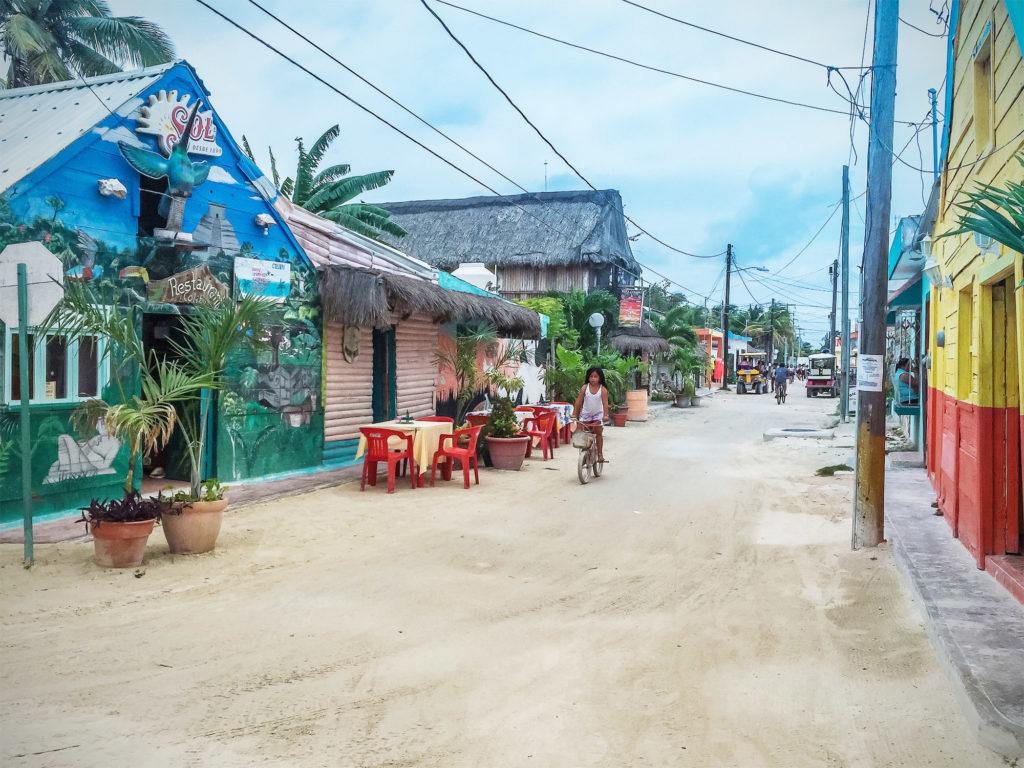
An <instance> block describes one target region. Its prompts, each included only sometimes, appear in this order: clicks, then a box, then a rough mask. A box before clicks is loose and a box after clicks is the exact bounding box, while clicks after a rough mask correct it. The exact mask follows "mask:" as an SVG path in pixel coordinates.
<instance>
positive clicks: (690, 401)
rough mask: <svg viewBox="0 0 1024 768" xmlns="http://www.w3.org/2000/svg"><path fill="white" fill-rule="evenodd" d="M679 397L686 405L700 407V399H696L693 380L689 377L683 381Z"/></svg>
mask: <svg viewBox="0 0 1024 768" xmlns="http://www.w3.org/2000/svg"><path fill="white" fill-rule="evenodd" d="M681 397H682V399H683V400H686V404H687V405H700V398H698V397H697V392H696V388H695V387H694V386H693V379H691V378H690V377H689V376H687V377H686V378H685V379H684V380H683V393H682V395H681Z"/></svg>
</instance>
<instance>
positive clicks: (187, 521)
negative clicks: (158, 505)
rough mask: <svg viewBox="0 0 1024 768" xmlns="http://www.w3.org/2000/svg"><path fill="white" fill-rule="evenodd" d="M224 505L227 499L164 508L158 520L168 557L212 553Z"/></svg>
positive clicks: (172, 505)
mask: <svg viewBox="0 0 1024 768" xmlns="http://www.w3.org/2000/svg"><path fill="white" fill-rule="evenodd" d="M227 505H228V501H227V499H221V500H220V501H194V502H192V503H188V502H181V501H176V502H174V503H173V504H169V505H167V507H165V510H164V512H163V513H162V514H161V515H160V520H161V522H162V525H163V529H164V536H165V537H166V538H167V546H168V547H170V549H171V554H174V555H199V554H202V553H203V552H209V551H210V550H212V549H213V548H214V546H216V544H217V536H218V535H219V534H220V523H221V520H222V518H223V517H224V509H225V508H226V507H227ZM179 511H180V514H179Z"/></svg>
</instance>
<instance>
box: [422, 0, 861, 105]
mask: <svg viewBox="0 0 1024 768" xmlns="http://www.w3.org/2000/svg"><path fill="white" fill-rule="evenodd" d="M623 1H624V2H625V0H623ZM434 2H436V3H439V4H440V5H446V6H448V7H449V8H455V9H457V10H460V11H463V12H465V13H470V14H472V15H474V16H478V17H480V18H482V19H487V20H488V21H493V22H495V23H496V24H502V25H504V26H506V27H511V28H512V29H517V30H519V31H520V32H526V33H527V34H530V35H535V36H536V37H540V38H543V39H544V40H550V41H551V42H553V43H558V44H559V45H566V46H568V47H570V48H575V49H577V50H580V51H586V52H587V53H592V54H595V55H597V56H603V57H605V58H607V59H613V60H614V61H619V62H622V63H623V64H629V65H630V66H633V67H639V68H640V69H646V70H648V71H651V72H658V73H660V74H663V75H668V76H670V77H677V78H680V79H681V80H688V81H690V82H692V83H698V84H700V85H707V86H710V87H712V88H720V89H722V90H725V91H731V92H732V93H739V94H742V95H744V96H751V97H753V98H757V99H764V100H766V101H774V102H777V103H780V104H788V105H790V106H794V107H803V108H805V109H813V110H816V111H818V112H831V113H832V114H836V115H843V116H846V115H847V114H848V112H847V110H845V109H833V108H831V107H823V106H820V105H817V104H807V103H806V102H802V101H793V100H791V99H783V98H781V97H778V96H768V95H767V94H763V93H757V92H756V91H747V90H744V89H742V88H736V87H734V86H731V85H723V84H722V83H716V82H714V81H712V80H702V79H701V78H698V77H693V76H692V75H684V74H682V73H681V72H673V71H672V70H669V69H663V68H661V67H655V66H652V65H650V64H643V63H641V62H639V61H635V60H633V59H627V58H625V57H624V56H617V55H615V54H613V53H608V52H607V51H601V50H598V49H596V48H590V47H588V46H585V45H580V44H578V43H573V42H570V41H568V40H562V39H561V38H557V37H553V36H551V35H546V34H544V33H543V32H537V31H536V30H533V29H529V28H527V27H523V26H520V25H518V24H513V23H512V22H510V21H505V20H504V19H499V18H495V17H494V16H488V15H487V14H485V13H481V12H479V11H474V10H473V9H471V8H464V7H463V6H461V5H456V4H455V3H452V2H449V0H434ZM435 15H436V14H435ZM822 66H824V65H822ZM832 69H837V68H836V67H832Z"/></svg>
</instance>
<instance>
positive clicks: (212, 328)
mask: <svg viewBox="0 0 1024 768" xmlns="http://www.w3.org/2000/svg"><path fill="white" fill-rule="evenodd" d="M279 314H280V310H279V308H278V306H277V305H276V304H274V303H273V302H271V301H268V300H266V299H261V298H257V297H254V296H245V297H243V298H242V299H240V300H239V301H237V302H235V301H231V300H221V301H220V302H219V303H215V304H214V303H210V304H198V305H195V306H193V307H192V312H191V313H190V314H189V315H188V316H187V317H184V318H183V319H182V325H181V330H182V338H183V341H182V342H180V343H179V342H177V341H173V340H172V341H171V346H172V347H173V348H174V350H175V352H176V354H177V355H178V357H179V359H180V360H181V361H182V366H183V368H184V370H185V371H186V372H187V373H189V374H190V375H191V376H193V377H195V378H198V377H200V376H201V375H203V376H206V377H207V379H208V380H209V383H208V384H207V386H206V389H207V390H208V391H207V392H205V393H203V396H202V397H201V398H191V399H189V400H186V401H182V402H181V403H180V404H181V406H182V408H181V422H180V424H181V430H182V432H183V433H184V435H185V449H186V453H187V454H188V461H189V490H188V493H184V492H180V493H178V494H175V495H174V496H173V497H168V498H166V499H163V498H161V501H162V503H163V507H162V510H161V519H162V521H163V529H164V535H165V536H166V538H167V545H168V547H169V548H170V551H171V552H172V553H174V554H201V553H203V552H209V551H211V550H212V549H213V548H214V547H215V546H216V544H217V536H218V534H219V533H220V527H221V521H222V518H223V515H224V510H225V509H226V508H227V506H228V501H227V499H225V498H224V492H225V491H226V490H227V488H226V487H225V486H222V485H221V484H220V483H219V482H217V480H216V479H215V478H213V479H210V480H207V481H205V482H204V480H203V456H204V454H205V452H206V443H207V440H209V439H210V436H209V435H208V434H207V427H208V425H209V423H210V408H211V406H212V404H213V400H214V392H215V391H216V390H218V389H222V388H223V387H224V384H225V372H226V369H227V360H228V354H229V353H230V352H231V351H232V350H234V349H236V348H238V347H240V346H248V347H250V348H251V349H252V350H253V351H257V350H259V349H260V348H265V347H267V346H270V345H271V340H272V338H273V337H274V334H275V333H277V334H278V335H280V331H279V323H280V318H279ZM174 518H177V519H174Z"/></svg>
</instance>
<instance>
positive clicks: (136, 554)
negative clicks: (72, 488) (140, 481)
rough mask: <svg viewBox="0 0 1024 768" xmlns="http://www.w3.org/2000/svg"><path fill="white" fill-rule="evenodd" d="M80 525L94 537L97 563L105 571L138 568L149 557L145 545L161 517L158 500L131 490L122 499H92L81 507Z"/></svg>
mask: <svg viewBox="0 0 1024 768" xmlns="http://www.w3.org/2000/svg"><path fill="white" fill-rule="evenodd" d="M81 509H82V517H81V519H80V522H83V523H85V524H86V526H87V527H88V529H89V532H90V533H91V534H92V543H93V551H94V553H95V559H96V564H97V565H99V566H100V567H102V568H137V567H139V566H140V565H142V560H143V557H144V556H145V554H146V542H147V541H148V539H149V534H151V533H152V532H153V523H154V522H156V518H157V516H158V515H159V514H160V504H159V503H158V502H157V501H156V500H155V499H144V498H142V496H141V495H140V494H139V492H138V491H135V490H133V491H130V492H128V493H127V494H125V496H124V497H123V498H120V499H104V500H103V501H100V500H99V499H93V500H92V501H91V502H90V503H89V506H87V507H82V508H81Z"/></svg>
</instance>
